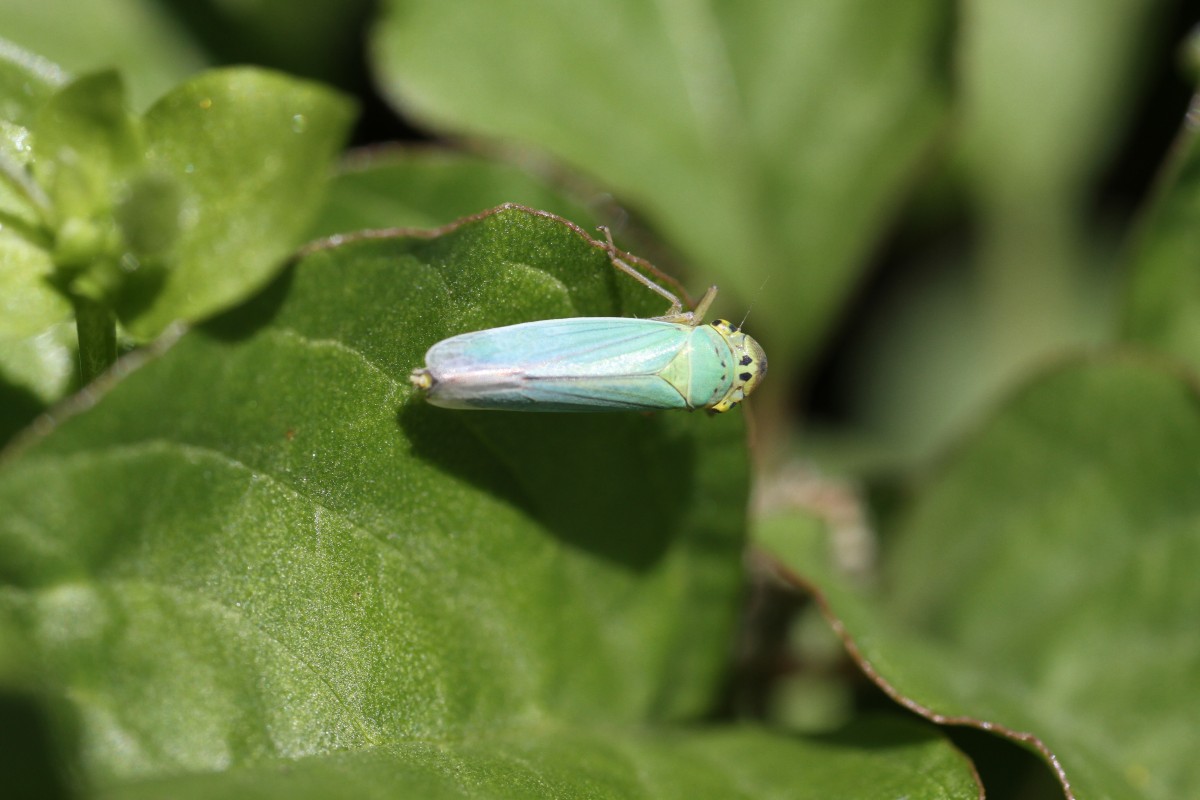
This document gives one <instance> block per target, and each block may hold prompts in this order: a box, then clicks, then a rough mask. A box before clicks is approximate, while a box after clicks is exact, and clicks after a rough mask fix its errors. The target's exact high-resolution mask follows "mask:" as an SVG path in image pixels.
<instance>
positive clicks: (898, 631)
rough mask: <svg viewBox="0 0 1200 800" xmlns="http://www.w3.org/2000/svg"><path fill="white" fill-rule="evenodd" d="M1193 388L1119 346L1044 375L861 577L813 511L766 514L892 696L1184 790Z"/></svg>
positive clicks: (1138, 780) (1199, 473)
mask: <svg viewBox="0 0 1200 800" xmlns="http://www.w3.org/2000/svg"><path fill="white" fill-rule="evenodd" d="M1198 400H1200V398H1197V396H1196V392H1195V389H1194V387H1193V386H1191V385H1189V384H1188V383H1187V382H1185V381H1183V380H1181V379H1180V378H1179V377H1178V376H1177V375H1174V374H1171V373H1168V372H1165V371H1163V370H1161V369H1160V368H1157V367H1153V366H1150V365H1147V364H1144V363H1140V362H1137V361H1133V360H1128V359H1097V360H1093V361H1087V362H1081V363H1076V364H1073V365H1069V366H1067V367H1064V368H1061V369H1059V370H1057V371H1055V372H1053V373H1051V374H1049V375H1046V376H1044V377H1043V378H1042V379H1040V380H1038V381H1036V382H1035V383H1033V384H1032V385H1031V386H1029V387H1027V388H1026V389H1025V390H1024V391H1022V392H1021V393H1019V394H1018V395H1017V396H1016V397H1015V398H1013V399H1012V401H1011V402H1010V403H1009V404H1008V405H1007V406H1006V407H1005V408H1004V409H1003V410H1002V411H1001V412H1000V413H999V414H998V415H997V416H996V418H995V419H993V420H992V421H991V422H990V423H989V424H988V425H987V426H986V427H985V428H984V429H983V430H982V431H980V432H979V434H978V435H977V436H976V437H975V438H974V439H973V441H971V442H970V443H969V444H968V446H967V447H966V448H965V449H964V450H963V451H962V452H960V453H959V454H958V455H957V457H956V458H955V459H954V460H953V461H952V462H951V463H950V464H949V465H948V467H947V468H946V469H945V470H944V472H943V473H942V474H941V475H940V476H939V477H938V479H937V480H936V481H934V483H933V484H932V485H931V486H930V487H929V488H928V490H927V491H926V492H924V493H923V494H922V496H921V497H920V498H919V499H918V501H917V502H916V504H915V506H914V508H913V509H912V511H911V514H910V515H909V516H908V518H907V519H906V521H905V522H904V524H902V525H901V526H900V528H899V530H896V531H894V532H893V533H892V535H891V536H890V537H889V539H888V544H889V547H890V549H889V550H888V554H889V559H888V561H887V562H886V566H887V568H888V569H887V574H886V577H887V584H886V588H887V591H886V592H881V593H879V594H878V595H876V596H867V595H866V593H865V592H863V591H860V590H856V589H854V588H853V587H852V585H851V584H850V582H849V581H847V579H846V578H845V576H842V575H839V574H838V573H837V570H836V569H835V567H834V565H833V562H832V559H831V557H830V553H831V552H832V551H830V550H828V546H829V545H828V543H827V542H826V541H825V540H824V538H823V537H821V536H819V535H814V531H813V527H812V525H811V524H806V523H803V522H797V521H796V520H794V519H792V520H789V519H787V518H786V517H784V518H779V519H776V520H775V521H774V522H771V523H768V524H767V525H765V526H764V528H763V530H762V531H761V533H762V535H763V538H764V540H765V541H766V542H767V543H768V544H769V545H770V546H771V548H772V549H773V550H774V551H775V552H776V553H777V554H779V555H780V556H781V557H783V558H784V560H785V561H786V562H787V563H788V564H789V565H790V566H791V568H792V569H793V570H794V571H795V572H796V573H798V574H799V575H800V576H803V578H804V579H805V580H806V581H808V582H810V583H812V584H814V585H815V586H816V587H817V588H818V590H819V591H820V593H821V594H822V595H823V596H824V600H825V602H826V603H827V604H828V606H829V607H830V609H831V612H832V614H833V615H834V616H836V617H837V618H838V619H839V620H840V621H841V625H842V626H843V628H844V630H845V631H846V633H847V634H848V636H849V637H850V639H851V640H852V641H853V643H854V644H855V646H856V650H857V654H858V655H859V657H860V659H861V660H862V662H863V663H864V666H865V667H866V668H867V669H868V670H869V671H870V672H871V674H873V675H875V676H877V678H878V679H879V680H880V682H881V683H883V684H884V685H885V688H888V690H889V691H890V692H891V693H892V694H893V695H894V696H895V697H896V698H897V699H899V700H901V701H902V702H904V703H905V704H907V705H909V706H910V707H913V708H914V709H916V710H919V711H922V712H923V713H925V714H926V715H928V716H930V717H932V718H934V719H937V720H940V721H948V722H961V723H966V724H972V725H978V726H984V725H986V726H987V727H988V729H989V730H993V731H995V732H998V733H1002V734H1005V735H1008V736H1010V737H1012V738H1014V739H1016V740H1018V741H1022V742H1023V743H1025V744H1027V745H1028V746H1030V747H1031V748H1034V749H1036V750H1038V751H1040V752H1042V754H1043V755H1044V756H1045V757H1046V758H1047V759H1050V758H1051V757H1053V759H1054V761H1053V763H1054V765H1055V767H1056V769H1057V770H1059V776H1060V778H1061V779H1062V780H1063V782H1064V785H1066V784H1067V783H1069V785H1070V787H1071V792H1073V796H1075V797H1079V798H1089V797H1106V798H1114V800H1117V799H1118V798H1176V797H1191V796H1195V795H1197V794H1198V793H1200V768H1198V766H1197V762H1196V760H1195V758H1194V752H1193V751H1194V747H1193V742H1192V736H1191V734H1190V731H1191V730H1192V729H1193V728H1194V724H1195V720H1196V719H1197V717H1200V684H1197V682H1196V680H1195V676H1196V675H1197V674H1198V673H1200V628H1198V627H1197V626H1196V619H1197V618H1200V582H1197V581H1196V580H1195V576H1196V574H1197V572H1198V571H1200V492H1197V491H1196V486H1197V481H1198V480H1200V402H1198Z"/></svg>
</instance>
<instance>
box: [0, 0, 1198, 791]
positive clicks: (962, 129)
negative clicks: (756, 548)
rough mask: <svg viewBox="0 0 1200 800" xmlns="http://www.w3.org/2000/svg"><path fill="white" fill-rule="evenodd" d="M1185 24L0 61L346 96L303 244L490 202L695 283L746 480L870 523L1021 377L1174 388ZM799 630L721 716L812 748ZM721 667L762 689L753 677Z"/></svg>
mask: <svg viewBox="0 0 1200 800" xmlns="http://www.w3.org/2000/svg"><path fill="white" fill-rule="evenodd" d="M1198 19H1200V13H1198V12H1197V10H1196V9H1195V7H1194V5H1193V4H1191V3H1187V2H1185V1H1184V0H1101V1H1100V2H1096V1H1095V0H1053V2H1044V0H1038V1H1037V2H1034V0H959V2H951V1H950V0H915V1H914V2H908V3H890V2H869V1H868V0H855V1H854V2H845V3H821V2H801V3H789V2H782V1H781V2H767V0H762V1H760V2H750V3H743V2H738V3H734V2H713V3H709V4H696V3H688V2H683V1H682V0H673V1H671V2H662V3H657V4H646V3H642V2H639V1H638V0H622V1H621V2H614V3H605V4H578V3H564V2H555V0H531V1H530V2H524V3H521V4H512V5H508V4H500V3H496V2H494V0H461V1H460V2H453V3H445V2H440V1H439V0H383V1H382V2H379V3H375V2H369V1H368V0H351V1H350V2H345V1H343V2H336V3H335V2H317V1H316V0H313V1H312V2H306V3H300V4H296V3H289V2H284V0H159V1H158V2H154V0H6V2H5V3H3V4H2V5H0V36H3V37H4V38H7V39H9V40H11V41H13V42H15V43H17V44H18V45H20V46H22V47H24V48H27V49H28V50H30V51H32V52H35V53H38V54H40V55H43V56H45V57H47V58H49V59H51V60H52V61H55V62H57V63H58V64H61V65H62V66H63V67H65V68H66V69H68V70H70V71H72V72H76V73H82V72H87V71H89V70H93V69H98V68H103V67H110V66H115V67H117V68H118V69H119V70H120V71H121V74H122V76H123V77H124V79H125V81H126V85H127V87H128V91H129V96H130V101H131V104H132V105H133V106H134V108H135V109H136V110H138V111H141V110H144V109H145V108H147V107H149V106H150V104H151V103H152V102H153V101H154V100H155V99H156V98H157V97H159V96H160V95H161V94H163V93H164V92H165V91H167V90H168V89H169V88H171V87H172V86H174V85H176V84H177V83H179V82H180V81H182V80H184V79H186V78H187V77H189V76H190V75H193V74H194V73H195V72H197V71H198V70H200V69H203V68H205V67H208V66H215V65H222V64H239V63H253V64H260V65H265V66H269V67H274V68H278V69H280V70H284V71H287V72H290V73H292V74H295V75H299V76H304V77H308V78H313V79H316V80H320V81H323V82H327V83H329V84H332V85H334V86H336V87H338V88H340V89H342V90H343V91H345V92H347V93H349V94H351V95H353V96H355V97H356V98H357V100H358V101H359V103H360V111H361V113H360V116H359V119H358V123H357V128H356V129H355V132H354V138H353V141H354V144H355V145H357V146H358V147H360V148H361V149H359V150H357V151H356V152H352V153H350V154H349V155H348V156H347V157H346V158H345V160H344V162H343V167H342V169H341V170H340V172H339V173H338V175H336V176H335V178H334V179H333V182H332V185H331V186H330V190H329V194H328V197H327V198H326V200H325V203H324V206H323V207H322V208H321V210H320V211H319V212H318V213H317V215H316V219H315V221H314V222H313V223H312V226H311V228H310V229H309V233H310V235H311V236H313V237H316V236H327V235H333V234H336V233H341V232H346V231H348V230H354V229H358V228H363V227H389V226H415V227H431V226H436V225H441V224H444V223H447V222H449V221H451V220H453V219H456V218H458V217H461V216H463V215H466V214H470V213H474V212H476V211H479V210H482V209H484V208H489V207H492V206H495V205H498V204H500V203H502V202H508V201H513V202H519V203H523V204H526V205H529V206H533V207H537V208H543V209H547V210H550V211H554V212H556V213H559V214H561V215H563V216H565V217H567V218H569V219H571V220H573V221H575V222H577V223H579V224H580V225H583V226H585V227H586V226H591V225H595V224H598V223H606V224H610V225H613V226H614V227H615V228H616V230H617V235H618V240H619V241H620V243H621V244H622V245H623V246H624V247H626V248H628V249H630V250H632V251H633V252H636V253H638V254H640V255H642V256H645V257H647V258H649V259H650V260H652V261H654V262H655V263H657V264H658V265H659V266H660V267H662V268H664V269H666V270H667V271H668V272H671V273H673V274H675V275H677V276H679V277H680V278H681V279H683V280H684V282H685V283H686V285H688V286H689V287H692V288H693V289H694V290H697V293H698V290H700V289H702V288H703V287H704V286H706V285H707V284H708V283H710V282H716V283H719V284H720V286H721V288H722V297H721V300H720V303H719V308H718V311H719V312H720V313H721V314H722V315H724V316H728V317H731V318H733V319H735V320H736V319H741V318H742V316H743V315H744V314H745V313H746V310H747V309H750V316H749V320H748V323H747V325H748V328H749V329H750V330H751V331H752V332H754V334H755V335H756V336H757V337H758V338H759V339H760V341H762V342H763V343H764V345H765V347H766V348H767V351H768V353H769V355H770V356H771V371H772V372H771V377H770V379H769V380H768V381H767V382H766V383H765V384H764V388H763V390H762V394H761V396H760V397H759V398H756V402H755V404H754V405H755V408H754V411H755V416H756V418H757V419H756V421H757V425H756V427H755V444H756V446H757V448H758V450H757V453H758V456H759V461H760V462H761V463H762V464H763V465H765V466H766V468H767V472H766V473H765V476H766V477H765V478H764V479H763V480H764V482H765V483H769V482H770V480H771V476H778V475H780V474H782V472H783V469H782V468H783V466H784V465H787V464H789V463H791V462H793V461H794V460H796V459H797V458H799V459H803V460H805V461H806V462H809V463H811V464H815V465H816V467H817V469H818V470H819V471H822V472H824V473H826V474H830V475H835V476H844V477H849V478H850V479H852V480H854V481H862V482H864V483H865V485H867V486H868V487H869V488H870V489H871V491H872V492H873V495H872V496H873V499H874V500H876V501H877V502H876V504H875V505H874V507H873V513H874V514H875V516H876V519H877V520H883V521H886V520H887V519H888V518H889V510H890V509H893V508H894V507H895V506H896V505H897V504H898V503H900V502H901V500H900V499H898V498H901V497H902V491H901V489H902V488H903V487H905V486H906V485H907V484H908V483H909V482H910V481H911V480H912V479H913V478H914V476H919V475H921V474H922V473H923V471H924V470H925V469H926V468H927V467H929V465H930V464H931V463H932V462H934V461H935V460H936V459H937V458H938V457H939V456H941V454H943V453H945V452H946V450H947V448H948V447H951V446H952V445H953V444H954V443H955V442H956V441H958V440H959V439H960V438H961V437H962V436H964V435H965V434H966V432H968V431H970V430H971V429H972V427H973V426H974V425H976V424H977V423H978V421H979V420H980V419H981V418H983V417H984V416H985V415H986V413H987V412H988V410H990V409H992V408H994V407H995V406H997V405H998V404H999V403H1000V402H1001V401H1002V399H1003V398H1005V397H1007V396H1009V395H1010V394H1011V393H1012V392H1013V391H1014V390H1015V387H1017V386H1019V385H1021V384H1022V383H1023V382H1024V381H1026V380H1027V379H1028V378H1029V376H1031V375H1033V374H1035V373H1036V372H1037V371H1038V370H1040V369H1042V368H1043V367H1044V366H1045V365H1046V364H1048V363H1051V362H1055V361H1057V360H1061V359H1063V358H1065V357H1067V356H1068V355H1070V354H1075V353H1078V352H1080V351H1081V350H1089V349H1095V348H1097V347H1100V346H1105V345H1111V344H1114V343H1118V342H1121V341H1125V340H1130V341H1134V342H1140V343H1149V344H1152V345H1154V346H1156V347H1159V348H1160V349H1161V351H1162V352H1165V353H1167V354H1169V355H1170V356H1172V357H1179V358H1180V359H1181V361H1182V362H1183V363H1185V364H1186V365H1188V368H1189V369H1195V365H1196V363H1197V360H1196V359H1197V355H1196V354H1197V351H1196V350H1195V349H1194V348H1195V347H1196V343H1197V342H1200V336H1197V335H1195V333H1194V331H1195V325H1196V323H1195V322H1194V320H1195V319H1197V318H1200V317H1198V316H1197V315H1196V314H1194V313H1189V312H1192V311H1194V310H1195V309H1196V296H1197V293H1196V291H1195V286H1196V282H1197V278H1196V275H1197V274H1200V269H1197V267H1196V261H1195V258H1192V260H1191V262H1190V264H1191V268H1190V269H1188V267H1187V265H1188V264H1189V261H1188V258H1189V254H1191V255H1192V256H1195V255H1196V253H1197V249H1196V248H1197V245H1196V241H1197V235H1196V233H1195V220H1196V211H1195V203H1196V200H1195V189H1194V187H1195V186H1200V178H1198V177H1197V175H1196V173H1197V166H1196V165H1197V159H1196V158H1195V143H1194V138H1191V135H1190V134H1189V133H1188V128H1187V124H1186V120H1187V115H1188V112H1189V103H1190V101H1191V97H1192V93H1193V90H1194V84H1195V80H1196V77H1197V75H1198V74H1200V56H1198V55H1197V53H1198V52H1200V46H1197V45H1196V44H1195V41H1196V40H1195V39H1189V34H1190V33H1191V31H1192V29H1193V26H1194V25H1195V24H1196V23H1197V21H1198ZM1173 147H1174V155H1173V156H1172V152H1173V151H1172V148H1173ZM1172 164H1173V165H1174V166H1173V167H1170V169H1168V167H1169V166H1170V165H1172ZM1169 181H1178V182H1179V184H1180V185H1182V186H1183V187H1184V189H1185V191H1181V192H1177V193H1173V194H1169V195H1168V196H1165V197H1164V196H1162V193H1163V192H1165V188H1161V187H1168V186H1169V185H1170V184H1169ZM1156 186H1158V187H1160V189H1159V192H1160V194H1159V196H1158V197H1157V199H1155V197H1156V196H1155V191H1156ZM1188 187H1193V188H1190V189H1189V188H1188ZM1189 191H1190V192H1191V193H1190V194H1189V193H1188V192H1189ZM1144 209H1153V212H1152V213H1151V212H1147V211H1145V210H1144ZM1139 237H1141V238H1139ZM1135 263H1136V264H1138V265H1139V269H1140V270H1143V272H1141V273H1139V277H1140V279H1139V280H1138V281H1137V282H1136V285H1135V281H1134V278H1133V265H1134V264H1135ZM1181 264H1182V265H1184V266H1183V267H1180V266H1179V265H1181ZM61 333H62V332H61V331H58V332H57V333H53V335H52V336H50V338H49V339H43V340H41V342H40V343H39V345H38V347H39V350H38V355H37V358H28V359H13V360H10V361H9V362H8V363H9V364H10V365H12V364H16V365H18V366H20V365H27V366H28V365H30V364H34V362H36V365H35V366H28V368H27V370H26V372H24V373H20V374H18V373H14V372H13V371H12V367H11V366H10V367H9V372H8V373H7V374H6V375H5V376H4V378H5V380H6V381H7V382H8V383H9V384H10V385H14V386H18V387H20V386H36V391H29V392H25V393H23V394H20V395H19V397H20V403H19V404H16V403H14V404H13V405H11V406H10V409H9V411H10V412H11V413H12V415H13V418H14V419H19V420H24V421H27V420H28V419H30V418H32V416H33V415H34V414H36V413H37V412H38V411H40V410H42V409H44V408H45V407H47V406H48V405H50V404H51V403H53V402H54V401H55V400H57V399H59V398H61V397H62V396H64V395H65V394H67V393H68V392H69V391H71V390H73V389H74V388H76V387H75V384H73V383H72V381H71V379H70V375H69V372H70V358H69V357H68V355H69V350H70V347H71V343H70V336H69V335H60V334H61ZM21 368H22V369H24V368H25V367H21ZM39 370H40V372H39ZM18 372H19V370H18ZM35 373H36V374H35ZM13 396H14V397H17V395H13ZM18 405H19V406H20V407H19V408H18ZM6 425H7V426H8V427H7V428H6V429H5V432H6V433H11V432H12V431H13V430H15V428H16V427H17V425H16V424H14V423H11V422H9V421H7V420H6ZM898 487H899V488H898ZM766 605H770V603H767V604H766ZM783 617H787V618H788V619H789V620H791V619H792V618H791V617H790V616H789V615H787V614H784V615H783ZM801 619H802V622H801V623H799V624H796V623H794V622H792V621H789V622H788V623H787V624H781V626H780V629H779V630H777V631H775V633H774V636H775V638H776V639H783V640H790V641H791V642H792V645H793V648H792V649H793V650H796V651H802V652H804V653H806V654H807V657H808V659H809V664H810V665H816V669H815V671H813V670H810V671H809V672H807V673H806V674H805V677H804V679H803V681H797V682H791V683H787V684H786V685H785V686H784V688H783V689H781V690H780V691H779V693H778V694H777V695H773V696H772V697H771V698H764V697H761V696H757V695H755V692H754V691H753V690H746V689H745V688H744V687H743V688H742V689H739V690H738V691H735V692H733V695H735V697H734V698H733V699H731V701H730V702H731V703H732V704H734V705H737V704H741V705H742V706H743V707H753V708H755V709H756V711H758V712H760V713H766V714H769V715H774V716H776V717H780V718H784V719H787V720H789V721H791V722H792V723H794V724H796V725H797V726H799V727H813V728H820V727H826V726H828V725H829V724H830V721H831V720H836V719H838V718H839V717H840V716H843V715H844V714H845V713H847V712H846V711H845V709H846V707H847V705H848V703H849V702H850V699H849V698H848V696H847V695H848V693H849V692H852V691H855V689H853V688H849V689H848V688H847V687H848V686H851V687H853V686H854V684H848V683H847V682H846V681H845V680H844V676H840V675H838V674H837V672H838V669H839V667H838V666H837V664H838V663H839V662H838V659H837V658H836V656H835V655H830V654H831V653H836V652H837V648H836V647H831V646H830V643H829V638H828V634H827V631H825V629H824V628H823V627H822V626H819V625H818V626H814V625H813V624H812V623H811V618H810V617H809V616H807V615H801ZM803 620H807V621H803ZM759 622H760V623H761V622H762V620H759ZM743 666H744V667H745V670H746V671H747V672H748V673H751V674H752V675H754V676H757V677H758V678H760V679H762V680H760V681H759V684H760V685H765V684H767V683H770V681H769V680H767V679H766V678H764V677H763V676H764V675H766V674H767V673H772V672H773V670H775V669H776V668H777V666H778V665H775V666H767V667H764V666H763V664H761V663H754V664H746V665H743ZM752 683H753V681H752ZM739 692H741V694H739ZM873 697H874V698H875V700H878V698H877V697H875V696H873V695H872V696H869V697H868V698H867V700H866V702H867V703H868V704H869V703H870V702H872V698H873ZM859 700H860V701H861V700H862V698H859ZM814 709H816V710H815V711H814ZM964 738H965V739H968V740H970V738H971V737H970V735H969V734H968V735H966V736H965V737H964ZM967 744H968V745H969V746H972V747H974V748H975V749H976V752H977V757H979V758H981V760H982V763H983V769H984V771H985V773H987V772H988V770H989V767H988V764H989V760H990V759H994V760H995V761H996V762H997V763H999V764H1000V766H999V767H996V768H995V771H996V773H997V774H1002V775H1005V776H1010V777H1007V778H1002V779H1001V780H1000V781H999V783H1000V784H1001V785H1004V784H1005V783H1008V784H1011V785H1010V786H1008V787H1007V788H1008V789H1009V790H1010V791H1011V792H1012V793H1013V794H1014V795H1020V794H1022V793H1025V794H1026V795H1027V796H1035V795H1037V794H1040V793H1044V792H1048V791H1049V790H1047V789H1046V785H1047V784H1046V783H1045V781H1044V780H1043V778H1044V773H1042V772H1041V771H1039V770H1032V771H1029V772H1025V771H1019V774H1020V775H1022V776H1025V775H1028V776H1030V777H1028V778H1025V777H1022V778H1017V779H1013V778H1011V775H1013V774H1017V773H1015V772H1014V771H1013V768H1012V766H1011V765H1012V763H1015V762H1020V761H1021V759H1022V758H1024V757H1025V756H1024V754H1022V753H1019V752H1016V751H1015V749H1013V748H1010V749H1009V750H1008V751H1003V749H1001V752H1000V754H999V755H996V751H994V750H992V751H989V750H988V749H987V747H981V746H980V742H978V741H969V742H968V743H967ZM991 746H992V747H995V745H994V742H992V745H991ZM978 753H982V755H978ZM1022 763H1023V762H1022ZM1039 775H1040V776H1042V777H1038V776H1039ZM1026 780H1027V781H1029V782H1030V783H1025V781H1026Z"/></svg>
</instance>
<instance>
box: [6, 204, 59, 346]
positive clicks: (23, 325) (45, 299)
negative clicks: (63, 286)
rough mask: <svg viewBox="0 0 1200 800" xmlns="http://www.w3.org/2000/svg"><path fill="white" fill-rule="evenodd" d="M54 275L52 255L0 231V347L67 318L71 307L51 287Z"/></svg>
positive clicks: (19, 237) (18, 237)
mask: <svg viewBox="0 0 1200 800" xmlns="http://www.w3.org/2000/svg"><path fill="white" fill-rule="evenodd" d="M53 274H54V262H53V261H52V260H51V258H50V254H49V253H47V252H46V251H45V250H43V249H41V248H39V247H37V246H35V245H33V244H30V243H29V242H28V241H26V240H25V239H24V238H23V237H21V236H20V235H19V234H18V233H16V232H15V231H13V230H11V229H9V228H8V227H0V347H3V346H5V345H8V344H11V343H13V342H15V341H16V340H19V339H25V338H27V337H29V336H34V335H37V334H39V333H42V332H43V331H45V330H46V329H47V328H49V327H50V326H51V325H53V324H54V323H56V322H61V321H62V320H64V319H66V318H67V317H68V315H69V314H70V310H71V307H70V304H69V303H68V302H67V300H66V298H65V297H63V295H62V294H60V293H59V292H58V291H57V290H55V289H54V287H53V286H52V285H51V283H50V278H51V276H52V275H53ZM0 363H3V360H2V359H0Z"/></svg>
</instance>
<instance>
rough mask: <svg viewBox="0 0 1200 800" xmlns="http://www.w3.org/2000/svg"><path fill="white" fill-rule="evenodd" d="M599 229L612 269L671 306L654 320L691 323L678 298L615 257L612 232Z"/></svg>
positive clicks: (615, 248)
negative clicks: (624, 274)
mask: <svg viewBox="0 0 1200 800" xmlns="http://www.w3.org/2000/svg"><path fill="white" fill-rule="evenodd" d="M599 229H600V230H602V231H604V237H605V238H606V239H607V240H608V258H609V260H610V261H612V265H613V266H614V267H616V268H617V269H619V270H621V271H622V272H624V273H626V274H627V275H629V276H630V277H631V278H633V279H634V280H636V281H637V282H638V283H640V284H642V285H643V286H645V287H646V288H647V289H650V290H652V291H654V292H657V293H658V294H660V295H662V296H663V297H665V298H666V299H667V301H668V302H669V303H670V304H671V307H670V308H669V309H667V313H666V314H664V315H663V316H661V317H655V319H662V320H666V321H668V322H689V323H690V322H691V321H692V312H690V311H684V310H683V303H681V302H680V301H679V298H678V297H676V296H675V295H674V294H672V293H671V292H670V291H668V290H667V289H664V288H663V287H661V286H659V285H658V284H657V283H655V282H654V281H652V280H650V279H649V278H647V277H646V276H645V275H643V274H642V273H640V272H638V271H637V270H636V269H634V268H633V267H631V266H629V264H627V263H625V262H624V261H622V260H621V257H620V256H618V255H617V253H618V252H619V251H618V250H617V246H616V245H615V244H614V243H613V237H612V231H610V230H609V229H608V226H607V225H601V226H600V228H599ZM706 296H707V295H706Z"/></svg>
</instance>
